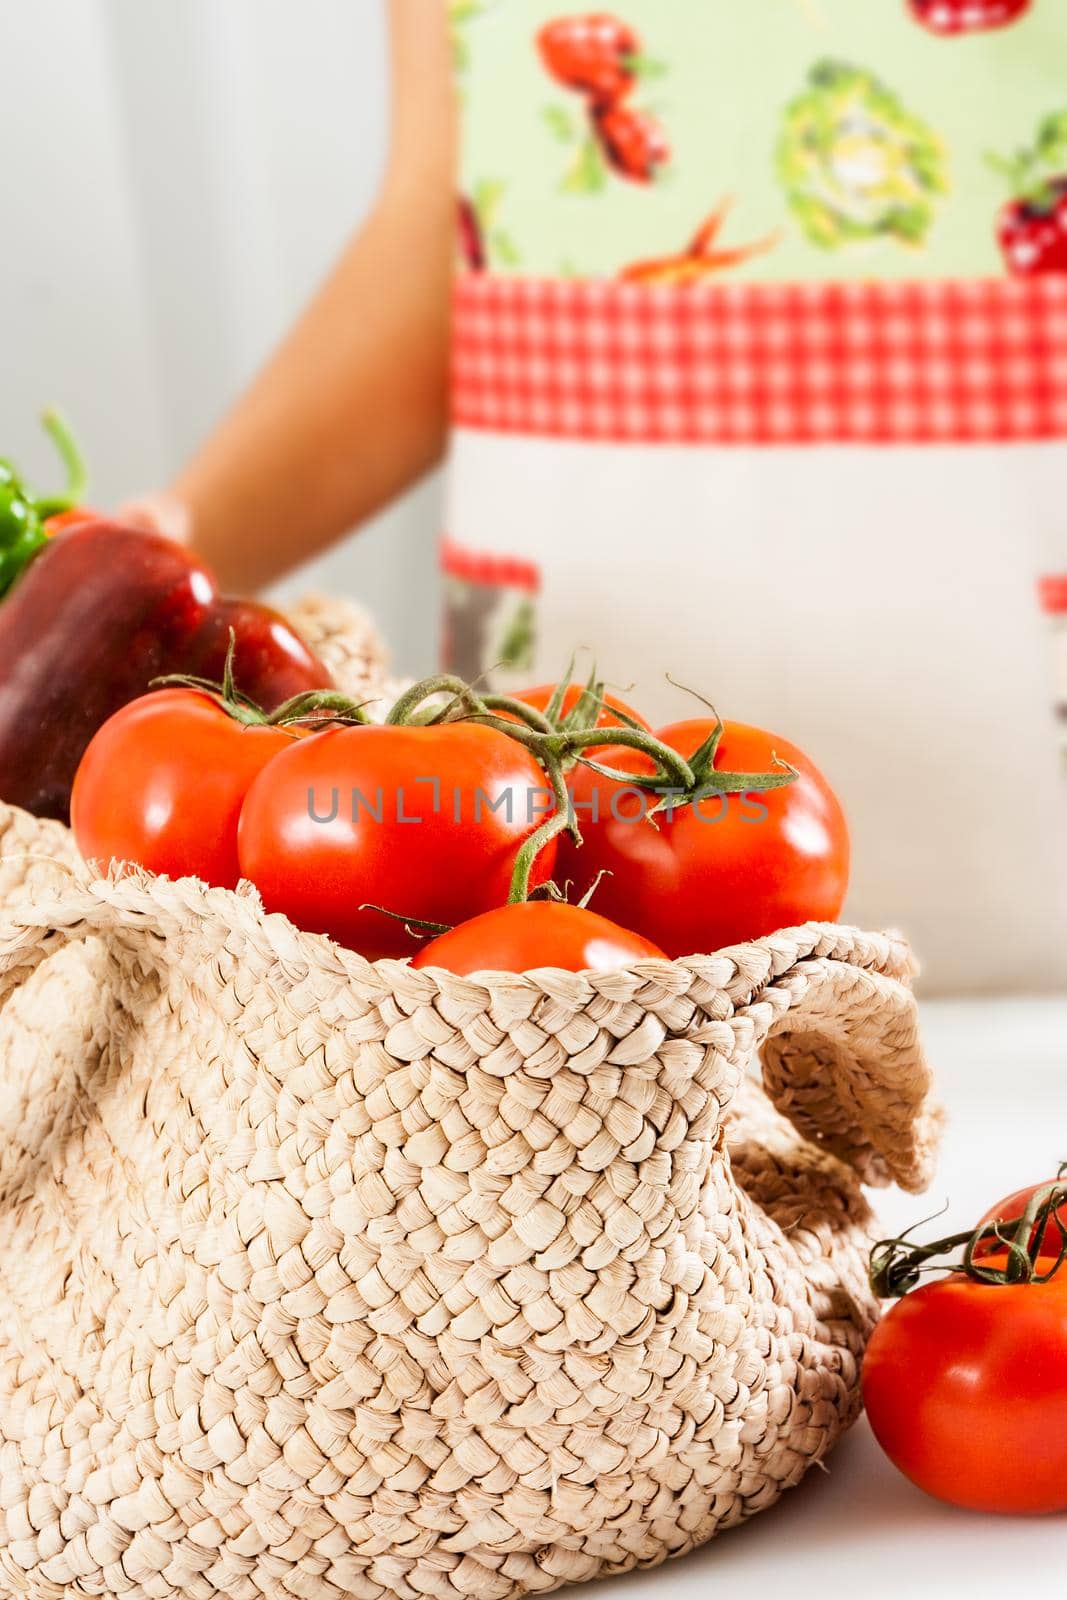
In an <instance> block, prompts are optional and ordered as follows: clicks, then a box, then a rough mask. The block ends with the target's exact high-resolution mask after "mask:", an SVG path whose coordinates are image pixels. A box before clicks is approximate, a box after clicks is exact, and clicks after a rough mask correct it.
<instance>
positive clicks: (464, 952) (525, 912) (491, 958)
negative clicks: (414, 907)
mask: <svg viewBox="0 0 1067 1600" xmlns="http://www.w3.org/2000/svg"><path fill="white" fill-rule="evenodd" d="M664 960H666V957H665V956H664V954H663V951H662V950H658V949H657V948H656V946H655V945H654V944H651V943H650V942H649V940H647V939H642V938H640V937H639V936H638V935H637V934H636V933H630V932H628V931H627V929H625V928H620V927H619V926H618V925H617V924H616V923H614V922H609V921H608V919H607V917H601V916H598V915H597V913H596V912H595V911H588V910H586V909H585V908H584V907H583V906H567V905H561V904H560V903H559V902H556V901H551V900H531V901H529V902H527V903H526V904H525V905H515V906H500V907H498V909H497V910H496V911H486V912H485V913H484V914H483V915H482V916H480V917H472V918H471V920H470V921H469V922H462V923H460V925H459V927H458V928H453V929H452V931H451V932H450V933H443V934H441V936H440V938H437V939H434V940H433V942H432V943H431V944H428V945H426V946H425V947H424V948H423V949H422V950H420V951H419V953H418V955H417V956H416V957H415V959H414V961H412V963H411V965H412V966H413V967H443V968H444V969H445V971H446V972H455V973H458V974H459V975H460V976H461V977H462V976H464V975H465V974H467V973H469V972H533V971H535V970H536V969H537V968H538V967H561V968H562V969H563V970H564V971H566V972H614V971H616V970H618V969H619V968H620V967H631V966H633V964H634V962H635V961H664Z"/></svg>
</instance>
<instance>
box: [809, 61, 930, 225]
mask: <svg viewBox="0 0 1067 1600" xmlns="http://www.w3.org/2000/svg"><path fill="white" fill-rule="evenodd" d="M778 175H779V178H780V181H781V183H782V186H783V188H784V189H785V191H786V194H787V197H788V200H789V204H790V206H791V207H792V210H793V214H794V216H795V217H796V218H797V220H798V222H799V223H800V225H801V227H802V228H803V230H804V232H805V234H806V235H807V237H808V238H809V239H810V240H811V242H812V244H816V245H820V246H821V247H822V248H823V249H826V250H836V249H838V248H840V247H841V246H842V245H848V244H856V243H869V242H870V241H871V240H875V239H883V238H891V239H896V240H898V241H899V242H900V243H901V244H904V245H912V246H916V245H921V244H922V243H923V241H924V240H925V238H926V235H927V234H928V232H929V231H930V228H931V227H932V225H933V222H934V219H935V217H936V215H937V202H938V200H939V199H940V198H941V196H943V195H946V194H947V193H948V191H949V179H948V158H947V153H946V150H945V147H944V144H943V143H942V141H941V139H940V137H939V136H938V134H937V133H935V132H934V130H933V129H932V128H930V127H929V126H928V125H927V124H926V123H925V122H923V121H922V119H921V118H919V117H917V116H915V115H914V113H913V112H911V111H909V110H908V109H907V107H906V106H905V105H904V104H903V102H902V101H901V100H900V99H899V98H898V97H897V95H896V94H894V93H893V91H892V90H891V89H889V88H887V87H886V85H885V84H884V83H882V82H881V80H880V79H879V78H877V77H876V76H875V75H874V73H873V72H868V71H867V70H866V69H865V68H863V67H856V66H850V65H849V64H848V63H847V62H842V61H820V62H818V63H817V65H815V66H814V67H812V69H811V72H810V74H809V76H808V87H807V88H806V89H805V90H804V92H803V93H802V94H800V95H798V96H797V98H796V99H795V100H794V101H793V102H792V104H791V105H790V106H789V107H788V108H787V110H786V115H785V123H784V126H783V128H782V135H781V139H780V142H779V145H778Z"/></svg>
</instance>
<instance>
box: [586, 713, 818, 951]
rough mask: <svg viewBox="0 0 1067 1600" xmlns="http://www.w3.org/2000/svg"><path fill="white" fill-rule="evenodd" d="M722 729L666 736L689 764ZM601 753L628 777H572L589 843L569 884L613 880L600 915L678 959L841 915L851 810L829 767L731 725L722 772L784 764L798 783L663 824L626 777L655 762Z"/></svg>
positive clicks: (673, 811)
mask: <svg viewBox="0 0 1067 1600" xmlns="http://www.w3.org/2000/svg"><path fill="white" fill-rule="evenodd" d="M716 726H717V724H716V723H715V721H713V720H709V719H708V718H696V719H692V720H689V721H685V722H677V723H673V724H672V725H671V726H670V727H667V728H664V729H662V730H660V731H659V732H658V733H657V735H656V737H657V738H658V739H659V740H660V741H661V742H662V743H663V744H666V745H668V746H669V747H670V748H671V749H673V750H676V751H677V752H678V753H679V754H680V755H682V756H684V757H685V758H686V759H687V760H690V759H692V758H693V756H694V755H695V754H696V753H697V751H698V750H700V749H701V747H702V746H704V745H705V743H706V741H707V740H708V739H709V738H710V737H712V736H713V735H714V733H715V729H716ZM593 755H594V756H595V758H596V761H597V763H598V764H599V765H601V766H604V767H610V768H611V769H612V770H613V771H618V772H620V773H621V774H623V775H624V776H622V777H620V778H619V779H614V778H608V777H604V776H603V775H601V774H598V773H596V772H594V771H592V770H591V769H590V768H589V767H586V766H579V767H578V768H577V769H576V770H575V771H574V772H573V773H572V774H571V776H570V788H571V792H572V795H573V799H574V805H575V812H576V817H577V822H578V826H579V828H580V830H581V833H582V835H583V841H584V842H583V844H582V845H581V847H577V846H575V845H574V843H573V841H570V840H566V839H565V840H564V841H563V842H562V844H561V847H560V858H559V870H558V876H559V877H560V878H561V879H570V880H571V881H572V882H573V883H574V885H575V887H576V888H577V889H578V890H579V892H582V891H585V890H586V889H588V888H590V887H591V885H592V884H593V883H594V881H595V880H596V879H597V877H598V875H599V874H601V873H603V874H604V876H603V877H602V879H601V881H600V885H599V887H598V888H597V891H596V907H597V910H598V911H600V912H601V913H602V914H603V915H604V916H607V917H611V918H613V919H614V920H616V921H618V922H623V923H625V924H626V925H627V926H628V927H632V928H634V929H635V930H636V931H637V932H639V933H641V934H643V935H644V936H645V937H646V938H648V939H652V940H653V941H654V942H655V943H656V944H658V945H660V946H661V947H662V948H663V949H664V950H665V951H666V952H667V954H668V955H669V956H671V957H678V956H687V955H693V954H695V953H706V952H710V951H714V950H717V949H720V948H722V947H723V946H725V945H731V944H737V943H740V942H742V941H744V940H748V939H756V938H759V937H760V936H761V935H763V934H768V933H773V932H774V931H775V930H776V929H778V928H783V927H790V926H792V925H794V924H797V923H802V922H808V921H819V922H833V921H834V920H835V919H836V918H837V916H838V915H839V913H840V911H841V906H842V904H843V902H844V898H845V892H846V889H847V887H848V871H849V837H848V827H847V824H846V822H845V816H844V812H843V811H842V809H841V805H840V803H839V801H838V799H837V797H836V795H835V794H834V792H833V790H832V789H831V788H830V785H829V784H828V783H827V781H826V779H825V778H824V777H823V776H822V774H821V773H820V772H819V770H818V768H817V767H816V766H815V765H814V764H813V762H811V761H810V760H809V759H808V757H807V756H806V755H805V754H804V753H803V751H801V750H799V749H797V747H796V746H795V745H793V744H791V743H790V742H789V741H788V740H787V739H780V738H778V737H777V736H776V735H774V734H770V733H766V732H764V731H763V730H762V729H759V728H752V727H748V726H746V725H745V724H742V723H737V722H727V723H725V724H723V725H722V734H721V738H720V741H719V744H718V746H717V749H716V751H715V757H714V768H713V771H714V773H715V774H728V773H736V774H739V775H741V777H742V778H743V777H744V776H746V775H748V774H752V775H759V774H766V773H767V772H768V771H769V770H774V765H775V762H776V761H777V762H778V763H779V766H781V764H782V763H784V764H786V765H787V766H788V767H790V768H792V769H793V771H794V772H795V774H796V777H795V781H791V782H788V783H786V784H785V785H784V786H783V787H781V788H775V789H770V790H767V791H766V792H762V793H755V792H751V791H747V790H746V791H744V792H738V793H732V794H710V795H708V796H707V798H705V799H703V800H699V801H697V802H696V803H695V804H692V805H677V806H674V807H668V809H665V810H662V811H660V812H659V813H658V814H657V815H656V816H654V817H652V816H650V814H649V813H650V811H651V808H652V806H653V805H654V804H655V797H654V796H649V795H648V794H641V793H639V792H637V791H636V790H633V789H629V788H628V787H627V777H626V775H629V774H635V775H637V776H639V777H640V776H647V775H649V774H651V773H652V771H653V764H652V762H651V760H650V759H649V758H648V757H647V756H646V755H644V754H642V753H641V752H639V751H635V750H631V749H625V748H621V747H620V748H617V749H616V748H606V749H601V750H596V751H594V752H593Z"/></svg>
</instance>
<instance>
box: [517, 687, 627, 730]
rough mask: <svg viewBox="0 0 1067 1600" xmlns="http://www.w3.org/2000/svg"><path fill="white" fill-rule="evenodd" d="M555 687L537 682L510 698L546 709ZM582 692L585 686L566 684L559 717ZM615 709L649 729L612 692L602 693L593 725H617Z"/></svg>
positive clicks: (564, 714) (568, 712) (575, 703)
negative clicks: (601, 701)
mask: <svg viewBox="0 0 1067 1600" xmlns="http://www.w3.org/2000/svg"><path fill="white" fill-rule="evenodd" d="M557 687H558V685H556V684H554V683H539V684H537V685H536V686H535V687H534V688H533V689H521V690H520V691H519V693H518V694H516V695H513V696H512V698H513V699H515V700H521V701H522V702H523V704H524V705H527V706H532V707H533V709H534V710H535V711H545V710H547V708H548V704H549V702H550V701H551V699H552V696H553V695H554V694H555V692H556V689H557ZM584 693H585V686H584V685H583V684H580V683H571V684H568V686H567V689H566V691H565V693H564V696H563V704H562V706H561V708H560V717H561V718H563V717H566V716H568V715H569V714H570V712H572V711H573V710H574V708H575V706H576V705H577V704H578V701H579V700H580V699H581V697H582V695H583V694H584ZM616 711H622V712H623V713H624V714H625V715H626V716H627V717H629V718H630V720H631V721H632V722H636V723H637V724H638V726H639V727H641V728H644V729H645V731H646V733H647V732H650V731H651V730H650V728H649V724H648V723H647V722H646V721H645V719H644V717H642V716H641V714H640V713H639V712H637V711H635V710H634V709H633V707H632V706H628V705H627V704H626V701H625V700H620V699H618V697H617V696H616V695H613V694H605V695H604V703H603V705H602V706H601V709H600V715H599V716H598V717H597V719H596V722H595V723H594V727H597V728H617V727H619V726H620V721H619V718H618V717H617V716H615V715H614V712H616Z"/></svg>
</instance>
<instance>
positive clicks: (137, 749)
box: [70, 689, 294, 889]
mask: <svg viewBox="0 0 1067 1600" xmlns="http://www.w3.org/2000/svg"><path fill="white" fill-rule="evenodd" d="M293 739H294V732H293V731H292V730H286V729H283V728H281V727H266V726H262V727H259V726H246V725H244V724H242V723H241V722H239V721H236V720H235V719H234V718H233V717H232V716H230V714H229V713H228V712H227V711H225V710H224V709H223V708H222V706H220V705H219V704H218V703H217V702H216V701H215V700H214V699H212V697H211V696H210V695H208V694H202V693H201V692H200V691H199V690H196V689H160V690H157V691H156V692H155V693H154V694H148V695H143V696H142V697H141V698H140V699H139V700H133V701H131V703H130V704H129V705H127V706H123V708H122V709H121V710H120V711H117V712H116V713H115V714H114V716H112V717H109V718H108V720H107V722H105V723H104V725H103V726H102V727H101V728H100V729H99V730H98V731H97V733H96V734H95V735H94V737H93V739H92V741H91V743H90V744H89V747H88V749H87V750H86V752H85V754H84V756H83V757H82V760H81V764H80V765H79V767H78V771H77V774H76V776H75V779H74V788H73V792H72V794H71V802H70V815H71V827H72V828H73V830H74V837H75V839H76V840H77V844H78V848H79V850H80V851H81V853H82V855H83V856H84V857H85V858H86V860H88V861H96V862H99V863H100V865H101V866H102V867H104V868H106V867H107V866H108V865H109V864H110V863H111V862H112V861H116V862H132V863H135V864H136V865H138V866H142V867H147V868H148V869H149V870H150V871H152V872H160V873H166V874H167V875H168V876H169V877H172V878H182V877H196V878H202V879H203V880H204V882H205V883H210V884H215V885H217V886H219V887H221V888H224V889H232V888H233V887H235V885H236V884H237V882H238V880H239V878H240V876H241V873H240V866H239V864H238V859H237V823H238V818H239V817H240V814H241V806H242V805H243V803H244V798H245V795H246V794H247V793H248V790H249V787H250V786H251V784H252V781H253V779H254V778H256V777H257V776H258V774H259V773H260V772H261V771H262V770H263V768H264V767H265V766H267V765H268V763H269V762H271V761H273V760H274V759H275V757H277V756H278V755H280V754H281V753H282V752H283V751H285V750H287V749H288V748H289V747H290V745H292V743H293Z"/></svg>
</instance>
